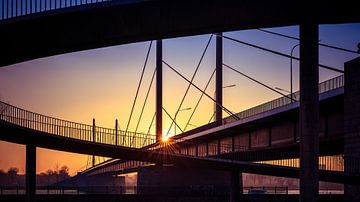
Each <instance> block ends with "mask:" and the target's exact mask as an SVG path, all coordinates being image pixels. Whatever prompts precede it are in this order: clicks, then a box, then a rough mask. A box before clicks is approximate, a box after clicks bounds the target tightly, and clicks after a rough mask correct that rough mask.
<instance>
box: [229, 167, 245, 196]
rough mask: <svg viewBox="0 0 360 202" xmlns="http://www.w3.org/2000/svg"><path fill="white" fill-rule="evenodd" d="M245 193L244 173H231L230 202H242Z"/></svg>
mask: <svg viewBox="0 0 360 202" xmlns="http://www.w3.org/2000/svg"><path fill="white" fill-rule="evenodd" d="M242 192H243V183H242V173H239V171H231V176H230V202H240V194H242Z"/></svg>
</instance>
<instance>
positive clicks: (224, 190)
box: [0, 185, 288, 195]
mask: <svg viewBox="0 0 360 202" xmlns="http://www.w3.org/2000/svg"><path fill="white" fill-rule="evenodd" d="M258 190H262V194H288V187H281V186H274V187H243V190H242V193H243V194H259V192H258ZM25 193H26V191H25V186H17V185H12V186H0V195H24V194H25ZM229 193H230V187H227V186H212V185H189V186H180V187H179V186H174V187H164V186H162V187H159V186H141V187H139V186H37V187H36V194H39V195H53V194H57V195H67V194H68V195H77V194H118V195H129V194H130V195H134V194H140V195H157V194H161V195H166V194H178V195H179V194H180V195H228V194H229Z"/></svg>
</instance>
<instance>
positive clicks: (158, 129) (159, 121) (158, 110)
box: [155, 39, 163, 142]
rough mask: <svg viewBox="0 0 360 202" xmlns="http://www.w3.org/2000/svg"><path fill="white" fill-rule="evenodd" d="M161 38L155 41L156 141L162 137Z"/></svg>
mask: <svg viewBox="0 0 360 202" xmlns="http://www.w3.org/2000/svg"><path fill="white" fill-rule="evenodd" d="M162 97H163V96H162V40H161V39H160V40H157V41H156V107H155V110H156V121H155V124H156V128H155V130H156V131H155V134H156V141H157V142H159V141H161V138H162Z"/></svg>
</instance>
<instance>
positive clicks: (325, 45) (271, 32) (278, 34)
mask: <svg viewBox="0 0 360 202" xmlns="http://www.w3.org/2000/svg"><path fill="white" fill-rule="evenodd" d="M258 30H259V31H262V32H265V33H269V34H273V35H277V36H281V37H285V38H288V39H294V40H297V41H300V38H297V37H293V36H289V35H285V34H281V33H278V32H274V31H269V30H265V29H258ZM319 45H320V46H324V47H327V48H332V49H335V50H340V51H344V52H348V53H355V54H359V53H358V52H356V51H353V50H350V49H346V48H341V47H337V46H332V45H329V44H324V43H319Z"/></svg>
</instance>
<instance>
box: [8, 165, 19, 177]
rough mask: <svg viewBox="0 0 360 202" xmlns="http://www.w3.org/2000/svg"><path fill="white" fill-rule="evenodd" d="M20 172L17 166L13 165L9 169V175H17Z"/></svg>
mask: <svg viewBox="0 0 360 202" xmlns="http://www.w3.org/2000/svg"><path fill="white" fill-rule="evenodd" d="M18 173H19V168H16V167H11V168H9V170H8V175H9V176H10V177H11V176H17V174H18Z"/></svg>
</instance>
